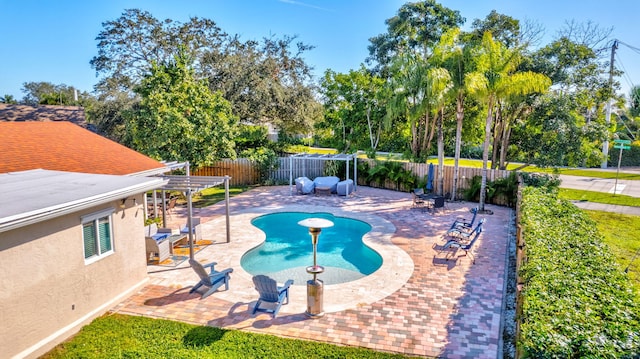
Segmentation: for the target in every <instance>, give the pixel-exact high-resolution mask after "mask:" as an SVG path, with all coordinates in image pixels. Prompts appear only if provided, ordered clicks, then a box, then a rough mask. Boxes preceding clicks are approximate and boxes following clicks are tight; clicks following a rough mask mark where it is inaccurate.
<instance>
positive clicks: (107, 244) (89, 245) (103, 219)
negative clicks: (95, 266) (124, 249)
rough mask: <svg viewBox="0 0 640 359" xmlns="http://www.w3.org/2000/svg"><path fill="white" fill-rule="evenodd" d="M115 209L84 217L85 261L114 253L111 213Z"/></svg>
mask: <svg viewBox="0 0 640 359" xmlns="http://www.w3.org/2000/svg"><path fill="white" fill-rule="evenodd" d="M113 212H114V210H113V209H109V210H106V211H102V212H99V213H94V214H90V215H88V216H85V217H82V240H83V244H84V259H85V262H93V261H95V260H98V259H100V258H101V257H104V256H105V255H108V254H110V253H113V231H112V229H111V214H112V213H113Z"/></svg>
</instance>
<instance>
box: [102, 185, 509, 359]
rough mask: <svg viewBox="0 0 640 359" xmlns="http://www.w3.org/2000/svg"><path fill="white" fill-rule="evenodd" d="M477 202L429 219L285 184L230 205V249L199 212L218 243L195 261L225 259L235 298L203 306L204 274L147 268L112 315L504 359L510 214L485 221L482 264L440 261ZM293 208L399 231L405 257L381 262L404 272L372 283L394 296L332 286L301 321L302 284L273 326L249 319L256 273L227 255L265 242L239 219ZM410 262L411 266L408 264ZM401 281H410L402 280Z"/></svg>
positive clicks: (217, 227)
mask: <svg viewBox="0 0 640 359" xmlns="http://www.w3.org/2000/svg"><path fill="white" fill-rule="evenodd" d="M475 205H476V204H473V203H465V202H457V203H447V207H448V209H447V210H446V211H445V212H444V213H436V214H431V213H423V212H421V211H419V210H413V209H411V208H410V207H411V196H410V195H409V194H407V193H400V192H395V191H387V190H380V189H374V188H369V187H362V186H361V187H359V188H358V191H357V193H356V194H355V195H353V196H351V197H349V198H345V197H338V196H336V195H332V196H313V195H307V196H301V195H293V196H290V195H289V187H288V186H286V187H261V188H257V189H254V190H251V191H249V192H245V193H243V194H241V195H239V196H236V197H233V198H232V199H231V216H232V220H231V234H232V239H231V240H232V242H233V243H231V244H227V243H223V242H224V232H225V227H224V223H225V222H224V216H223V215H222V214H223V213H224V212H223V211H224V208H223V207H222V206H221V205H216V206H212V207H209V208H204V209H196V210H195V211H194V216H197V217H201V218H202V219H203V221H204V222H205V224H204V225H203V227H204V233H205V238H207V239H213V240H214V241H215V242H217V244H214V245H211V246H209V247H207V248H206V249H205V250H203V251H201V252H198V254H197V255H196V259H198V260H201V261H203V262H206V261H207V260H209V259H210V258H211V259H212V260H215V261H218V262H219V263H220V262H221V263H220V264H221V266H219V267H217V268H219V269H220V268H225V267H226V266H227V265H231V266H232V267H233V269H234V273H233V274H232V279H231V287H230V290H229V291H226V292H218V293H214V294H213V295H211V296H209V297H208V298H206V299H204V300H200V294H198V293H194V294H189V289H190V288H191V286H192V285H193V284H195V283H196V282H197V277H196V276H195V273H193V271H192V270H191V269H190V268H189V267H188V264H184V263H183V264H182V265H180V266H179V267H178V268H175V269H174V268H166V267H158V266H150V267H149V272H150V274H149V276H150V282H149V284H148V285H147V286H145V287H144V288H143V289H142V290H140V291H139V292H138V293H136V294H135V295H133V296H131V297H130V298H128V299H127V300H125V301H124V302H122V303H121V304H119V305H118V306H116V307H115V308H113V311H117V312H120V313H125V314H133V315H144V316H149V317H155V318H166V319H171V320H179V321H184V322H189V323H195V324H201V325H211V326H216V327H222V328H230V329H231V328H232V329H240V330H246V331H252V332H259V333H265V334H274V335H279V336H283V337H292V338H301V339H309V340H317V341H323V342H329V343H334V344H340V345H352V346H361V347H368V348H372V349H375V350H380V351H390V352H398V353H403V354H406V355H413V356H422V357H424V356H429V357H443V358H470V357H473V358H497V357H499V356H501V309H502V302H503V298H504V294H503V292H504V290H503V287H504V281H505V264H506V251H507V241H508V240H509V239H510V238H512V237H513V235H514V224H513V211H512V210H510V209H508V208H504V207H497V206H492V205H487V206H486V208H487V209H490V210H492V211H493V215H486V216H484V215H479V218H482V217H486V218H487V222H486V225H485V230H484V232H483V233H482V235H481V237H480V239H479V240H478V241H477V242H476V244H475V246H474V249H473V253H474V255H475V258H476V264H472V263H471V260H470V258H468V257H464V256H463V257H459V258H457V259H456V258H455V256H454V259H452V260H449V261H446V260H444V259H443V258H442V257H443V256H444V253H443V254H441V255H437V252H436V250H435V249H434V246H436V248H437V245H438V244H440V245H441V244H443V243H444V238H443V234H444V233H445V231H446V230H447V229H448V228H449V226H450V225H451V223H452V222H453V220H454V219H455V218H456V217H457V216H464V217H467V218H468V217H470V214H469V213H468V210H469V209H470V208H471V207H475ZM291 208H296V209H299V208H304V209H305V210H306V211H308V212H315V211H318V210H320V211H326V210H327V209H329V210H331V209H334V210H335V211H338V212H339V213H341V214H344V213H351V214H353V216H354V217H357V216H363V215H365V216H373V217H370V218H380V219H381V222H385V223H386V222H388V223H390V224H392V226H391V228H392V229H393V231H392V233H391V234H390V235H389V237H390V238H389V241H390V242H391V243H393V244H394V245H395V246H392V245H387V246H391V247H393V250H398V249H400V250H401V251H404V253H402V254H403V255H404V257H403V256H397V255H391V257H387V256H389V254H387V253H393V252H387V251H386V250H385V251H383V253H385V254H383V258H384V261H385V262H390V263H392V265H393V266H394V267H393V268H394V269H393V271H396V270H397V272H398V273H395V272H394V273H374V274H373V275H372V276H370V277H371V278H375V280H376V281H378V282H379V283H378V284H379V285H380V286H381V287H385V286H387V287H390V288H392V289H391V291H390V292H388V293H384V290H382V291H381V290H380V289H379V288H376V289H371V291H369V287H373V285H369V284H364V287H361V288H358V287H357V285H356V284H353V283H345V284H341V285H336V286H331V287H332V288H329V289H328V288H327V287H329V286H325V310H326V311H327V313H326V314H325V315H324V316H323V317H322V318H318V319H309V318H307V317H306V316H305V315H304V314H303V312H304V309H306V303H304V299H302V300H301V299H300V298H306V292H305V287H304V284H303V283H296V284H297V285H294V287H295V288H294V289H295V291H296V293H297V294H296V295H294V294H293V291H292V301H291V303H290V304H289V305H284V306H283V307H282V309H281V311H280V315H279V316H278V317H277V318H276V319H272V318H271V316H270V315H268V314H259V315H256V316H255V317H254V316H252V315H251V308H253V304H255V300H256V299H257V292H255V290H252V288H249V285H248V284H247V283H248V282H249V281H250V278H251V276H250V275H249V274H248V273H246V272H244V271H243V270H242V268H241V267H240V266H239V265H237V264H236V265H233V264H234V263H235V262H234V261H235V259H233V258H234V256H239V255H240V254H241V253H240V254H238V253H235V254H234V255H231V254H230V253H231V252H234V251H238V249H237V248H239V247H238V245H239V244H245V247H246V245H249V244H248V243H244V241H256V240H257V241H258V242H260V241H262V238H260V236H259V235H256V230H255V229H252V228H250V227H252V226H250V225H249V226H244V225H241V224H239V223H247V222H239V221H240V220H246V217H255V216H257V215H259V214H261V213H268V212H278V211H286V210H290V209H291ZM177 212H178V213H175V214H173V215H172V217H171V223H170V224H171V226H172V227H173V226H175V227H177V226H179V225H180V224H182V223H184V222H185V218H184V216H183V215H182V214H181V213H180V210H178V211H177ZM182 212H184V210H182ZM258 232H259V231H258ZM256 238H257V239H256ZM320 240H321V239H320ZM250 245H251V246H253V244H250ZM249 248H250V247H249ZM396 253H397V252H396ZM381 254H382V253H381ZM458 254H461V253H458ZM406 255H408V258H410V260H408V259H407V260H405V259H404V258H407V256H406ZM229 258H231V259H229ZM229 261H231V262H229ZM319 262H320V264H321V257H319ZM411 262H412V263H411ZM403 271H405V272H406V276H405V275H404V274H403ZM396 274H397V275H396ZM397 278H404V279H402V282H400V283H398V279H397ZM358 283H360V282H358ZM362 283H366V281H364V282H362ZM362 283H360V284H362ZM347 289H349V290H347ZM346 292H349V295H351V297H350V296H349V295H346V294H345V297H346V298H347V299H348V303H346V304H345V303H341V304H340V305H337V306H333V307H332V306H331V305H327V302H329V303H330V302H331V301H332V300H333V299H336V300H338V299H344V298H333V297H340V296H342V294H341V293H346ZM381 293H384V294H383V296H381ZM301 302H302V303H301ZM327 307H329V308H330V309H331V308H334V309H335V308H338V309H337V310H330V309H327Z"/></svg>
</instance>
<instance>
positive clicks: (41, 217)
mask: <svg viewBox="0 0 640 359" xmlns="http://www.w3.org/2000/svg"><path fill="white" fill-rule="evenodd" d="M168 182H169V181H168V180H165V179H162V178H149V181H147V182H144V183H139V184H136V185H133V186H129V187H125V188H121V189H119V190H116V191H111V192H107V193H104V194H101V195H96V196H92V197H88V198H82V199H79V200H75V201H71V202H67V203H62V204H60V205H56V206H52V207H48V208H42V209H40V210H37V211H31V212H25V213H21V214H19V215H15V216H11V217H6V218H3V222H1V223H0V233H2V232H7V231H10V230H13V229H17V228H21V227H25V226H28V225H31V224H36V223H39V222H42V221H45V220H50V219H53V218H56V217H60V216H64V215H67V214H71V213H74V212H78V211H81V210H83V209H87V208H91V207H95V206H98V205H101V204H104V203H109V202H112V201H115V200H119V199H122V198H126V197H128V196H133V195H137V194H140V193H143V192H146V191H150V190H153V189H156V188H158V187H162V186H164V185H166V184H167V183H168Z"/></svg>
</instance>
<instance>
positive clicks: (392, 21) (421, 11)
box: [367, 0, 464, 76]
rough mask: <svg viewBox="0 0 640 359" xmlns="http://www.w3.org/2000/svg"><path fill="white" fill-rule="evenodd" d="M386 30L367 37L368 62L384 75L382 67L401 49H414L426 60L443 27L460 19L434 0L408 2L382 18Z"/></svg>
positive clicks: (460, 17) (458, 13) (447, 28)
mask: <svg viewBox="0 0 640 359" xmlns="http://www.w3.org/2000/svg"><path fill="white" fill-rule="evenodd" d="M385 23H386V24H387V32H386V33H384V34H380V35H378V36H375V37H372V38H370V39H369V42H370V43H371V44H370V45H369V58H368V59H367V62H368V63H373V64H375V65H376V70H377V71H380V72H382V73H383V76H386V69H387V67H388V66H390V65H391V64H392V62H393V59H394V58H396V57H397V56H398V55H399V54H400V53H401V52H403V51H404V52H415V53H418V54H420V55H421V57H422V58H423V59H425V60H426V59H427V58H428V57H429V56H430V55H431V49H432V47H433V46H434V44H435V43H436V42H437V41H438V40H439V39H440V37H441V36H442V34H443V33H444V32H446V31H447V30H449V29H451V28H455V27H459V26H460V25H462V24H463V23H464V18H463V17H462V16H460V12H459V11H454V10H451V9H449V8H447V7H444V6H442V5H440V4H438V3H437V2H436V1H435V0H424V1H418V2H408V3H406V4H404V5H402V6H401V7H400V9H399V10H398V13H397V14H396V15H395V16H394V17H392V18H389V19H387V20H386V21H385Z"/></svg>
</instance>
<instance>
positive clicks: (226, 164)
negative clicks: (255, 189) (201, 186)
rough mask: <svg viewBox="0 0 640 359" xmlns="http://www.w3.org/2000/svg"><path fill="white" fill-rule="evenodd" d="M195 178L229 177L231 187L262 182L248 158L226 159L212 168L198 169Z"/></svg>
mask: <svg viewBox="0 0 640 359" xmlns="http://www.w3.org/2000/svg"><path fill="white" fill-rule="evenodd" d="M192 175H193V176H229V177H231V180H230V181H229V185H230V186H248V185H253V184H256V183H258V182H260V173H259V172H258V169H257V168H256V166H255V165H254V164H253V162H252V161H250V160H248V159H246V158H238V159H236V160H230V159H224V160H220V161H218V162H216V163H214V164H213V165H212V166H206V167H201V168H198V169H197V170H195V171H193V173H192Z"/></svg>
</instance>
